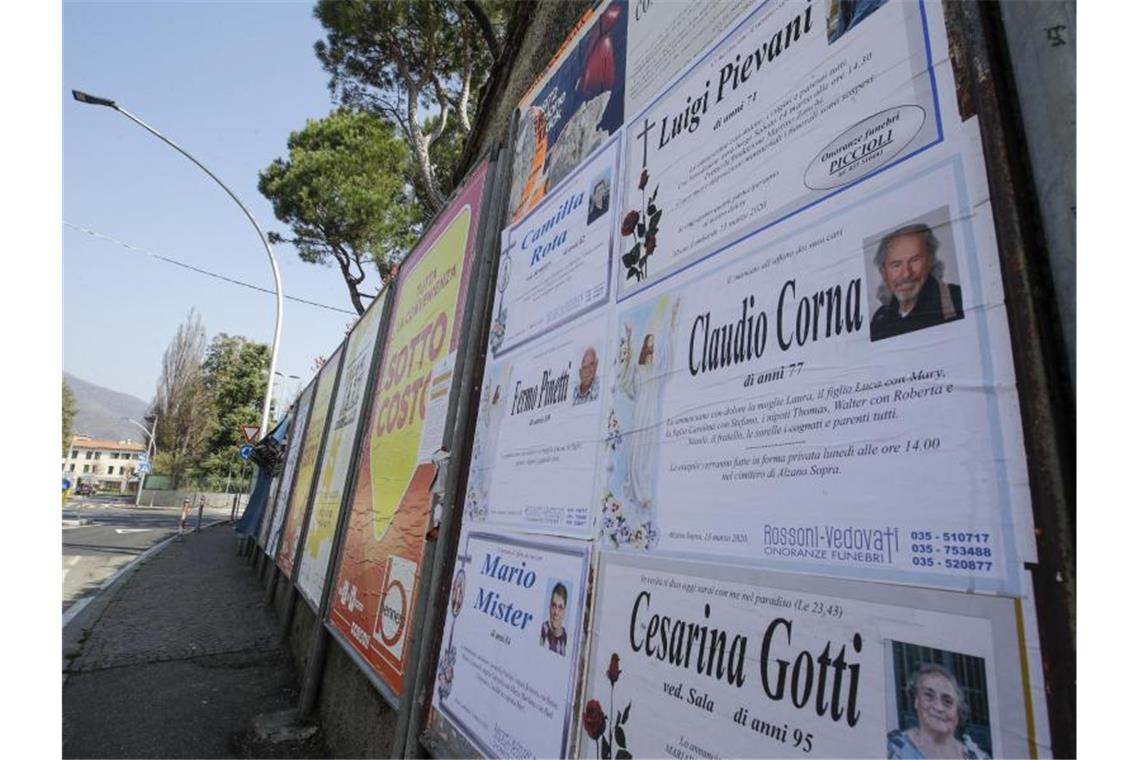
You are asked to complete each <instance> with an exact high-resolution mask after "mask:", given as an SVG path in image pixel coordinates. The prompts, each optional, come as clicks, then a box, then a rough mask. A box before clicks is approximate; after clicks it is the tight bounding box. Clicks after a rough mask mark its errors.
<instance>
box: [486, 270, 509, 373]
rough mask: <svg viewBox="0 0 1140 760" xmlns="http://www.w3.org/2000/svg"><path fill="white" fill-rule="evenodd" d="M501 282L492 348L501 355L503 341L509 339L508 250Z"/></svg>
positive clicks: (493, 323)
mask: <svg viewBox="0 0 1140 760" xmlns="http://www.w3.org/2000/svg"><path fill="white" fill-rule="evenodd" d="M498 279H499V282H498V285H497V286H496V289H497V290H498V291H499V299H498V300H499V308H498V311H497V312H496V313H495V319H494V320H493V321H492V322H491V337H490V341H489V342H490V346H491V353H492V354H497V353H499V347H500V346H502V345H503V339H504V338H505V337H507V297H506V296H507V288H508V287H509V286H510V283H511V251H510V249H509V248H508V249H507V250H506V251H505V252H504V253H503V255H502V256H501V257H500V260H499V278H498Z"/></svg>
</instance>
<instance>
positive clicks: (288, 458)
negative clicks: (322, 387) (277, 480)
mask: <svg viewBox="0 0 1140 760" xmlns="http://www.w3.org/2000/svg"><path fill="white" fill-rule="evenodd" d="M315 387H316V385H315V383H310V384H309V385H308V387H306V388H305V391H304V393H302V394H301V396H300V397H299V398H298V399H297V403H296V404H294V406H293V411H294V414H295V416H294V418H293V423H292V425H291V426H290V428H289V447H288V449H287V450H286V452H285V465H284V467H282V468H281V487H280V488H278V489H277V499H276V500H275V506H274V508H273V519H272V520H271V523H270V527H269V538H268V539H267V540H266V548H265V551H266V554H268V555H269V556H270V557H276V556H277V549H278V547H279V546H280V544H281V529H282V527H283V526H284V525H285V513H286V511H287V510H288V507H289V502H290V497H291V496H292V493H293V475H294V474H295V473H296V472H297V462H299V461H300V458H301V448H302V444H303V443H304V441H305V431H306V430H308V422H309V407H311V406H312V403H313V393H314V392H315V391H314V388H315Z"/></svg>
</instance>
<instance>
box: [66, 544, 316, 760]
mask: <svg viewBox="0 0 1140 760" xmlns="http://www.w3.org/2000/svg"><path fill="white" fill-rule="evenodd" d="M237 548H238V538H237V536H236V534H235V533H234V531H233V526H232V525H228V524H222V525H216V526H214V527H210V528H203V529H202V531H201V532H199V533H189V534H188V535H187V536H186V537H185V540H183V541H181V542H179V541H172V542H171V543H169V544H168V545H166V546H165V547H164V548H163V549H161V550H160V551H158V552H157V553H156V554H155V555H153V556H152V557H150V558H148V559H147V560H145V561H143V562H141V563H139V564H138V565H137V566H135V567H134V568H133V569H132V570H130V571H128V572H127V573H126V574H124V576H123V577H122V578H121V579H120V580H119V581H117V582H116V583H114V584H113V585H112V586H111V587H110V588H108V589H107V590H106V591H104V592H103V594H102V595H101V596H100V598H99V599H97V600H95V601H94V602H92V603H91V604H90V605H88V609H87V610H84V612H83V613H82V614H81V615H79V616H78V617H77V618H76V619H75V620H73V621H72V622H71V623H70V624H69V625H68V627H67V628H65V629H64V636H63V640H64V675H63V679H64V681H63V757H65V758H71V757H77V758H78V757H110V758H118V757H154V758H158V757H199V758H212V757H227V758H231V757H327V756H329V752H328V750H327V748H326V747H325V746H324V744H323V739H322V737H321V736H320V734H319V732H318V733H317V734H316V735H314V736H310V737H307V738H303V736H301V737H299V736H298V735H296V734H293V735H292V738H290V739H288V740H282V741H271V740H270V739H269V738H268V734H267V731H268V726H269V724H271V723H272V722H273V721H274V720H275V719H280V718H281V717H282V715H283V714H284V711H287V710H290V709H291V708H295V707H296V706H297V698H298V695H297V690H296V686H297V684H298V683H299V679H298V677H297V674H296V673H295V672H294V669H293V667H292V663H291V660H290V658H289V655H288V653H287V651H286V648H285V647H284V646H283V645H282V643H281V641H280V640H279V638H278V633H277V629H278V626H277V619H276V617H275V616H274V615H273V613H272V611H271V610H269V609H268V608H266V607H265V605H264V604H263V599H264V589H263V588H262V587H261V585H260V584H259V583H258V580H257V575H256V573H255V572H254V568H253V565H251V564H250V562H249V559H248V558H247V557H239V556H238V555H237ZM255 719H257V720H255ZM267 719H268V720H267Z"/></svg>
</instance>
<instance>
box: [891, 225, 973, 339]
mask: <svg viewBox="0 0 1140 760" xmlns="http://www.w3.org/2000/svg"><path fill="white" fill-rule="evenodd" d="M939 246H940V241H939V240H938V237H937V236H936V235H935V234H934V231H933V230H932V229H931V228H930V226H929V225H927V224H908V225H907V226H905V227H900V228H899V229H897V230H894V231H893V232H890V233H888V234H887V235H884V236H883V238H882V239H881V240H880V241H879V246H878V249H877V250H876V252H875V268H876V269H877V270H878V272H879V275H880V277H882V287H881V289H880V292H881V294H882V298H881V299H880V300H882V301H884V303H883V305H882V306H880V307H879V308H878V310H876V311H875V314H874V316H872V317H871V340H872V341H876V340H883V339H884V338H893V337H894V336H896V335H903V334H905V333H910V332H914V331H915V330H923V329H925V328H927V327H934V326H935V325H940V324H943V323H945V322H953V321H954V320H957V319H962V317H963V316H964V313H963V310H962V289H961V288H960V287H958V286H957V285H953V284H950V283H948V282H945V281H944V280H943V279H942V270H943V263H942V262H941V261H939V259H938V248H939Z"/></svg>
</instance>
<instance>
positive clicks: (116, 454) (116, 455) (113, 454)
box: [111, 451, 119, 459]
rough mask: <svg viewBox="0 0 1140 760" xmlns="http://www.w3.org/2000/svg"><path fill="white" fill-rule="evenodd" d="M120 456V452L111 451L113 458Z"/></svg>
mask: <svg viewBox="0 0 1140 760" xmlns="http://www.w3.org/2000/svg"><path fill="white" fill-rule="evenodd" d="M118 458H119V452H117V451H112V452H111V459H118Z"/></svg>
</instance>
